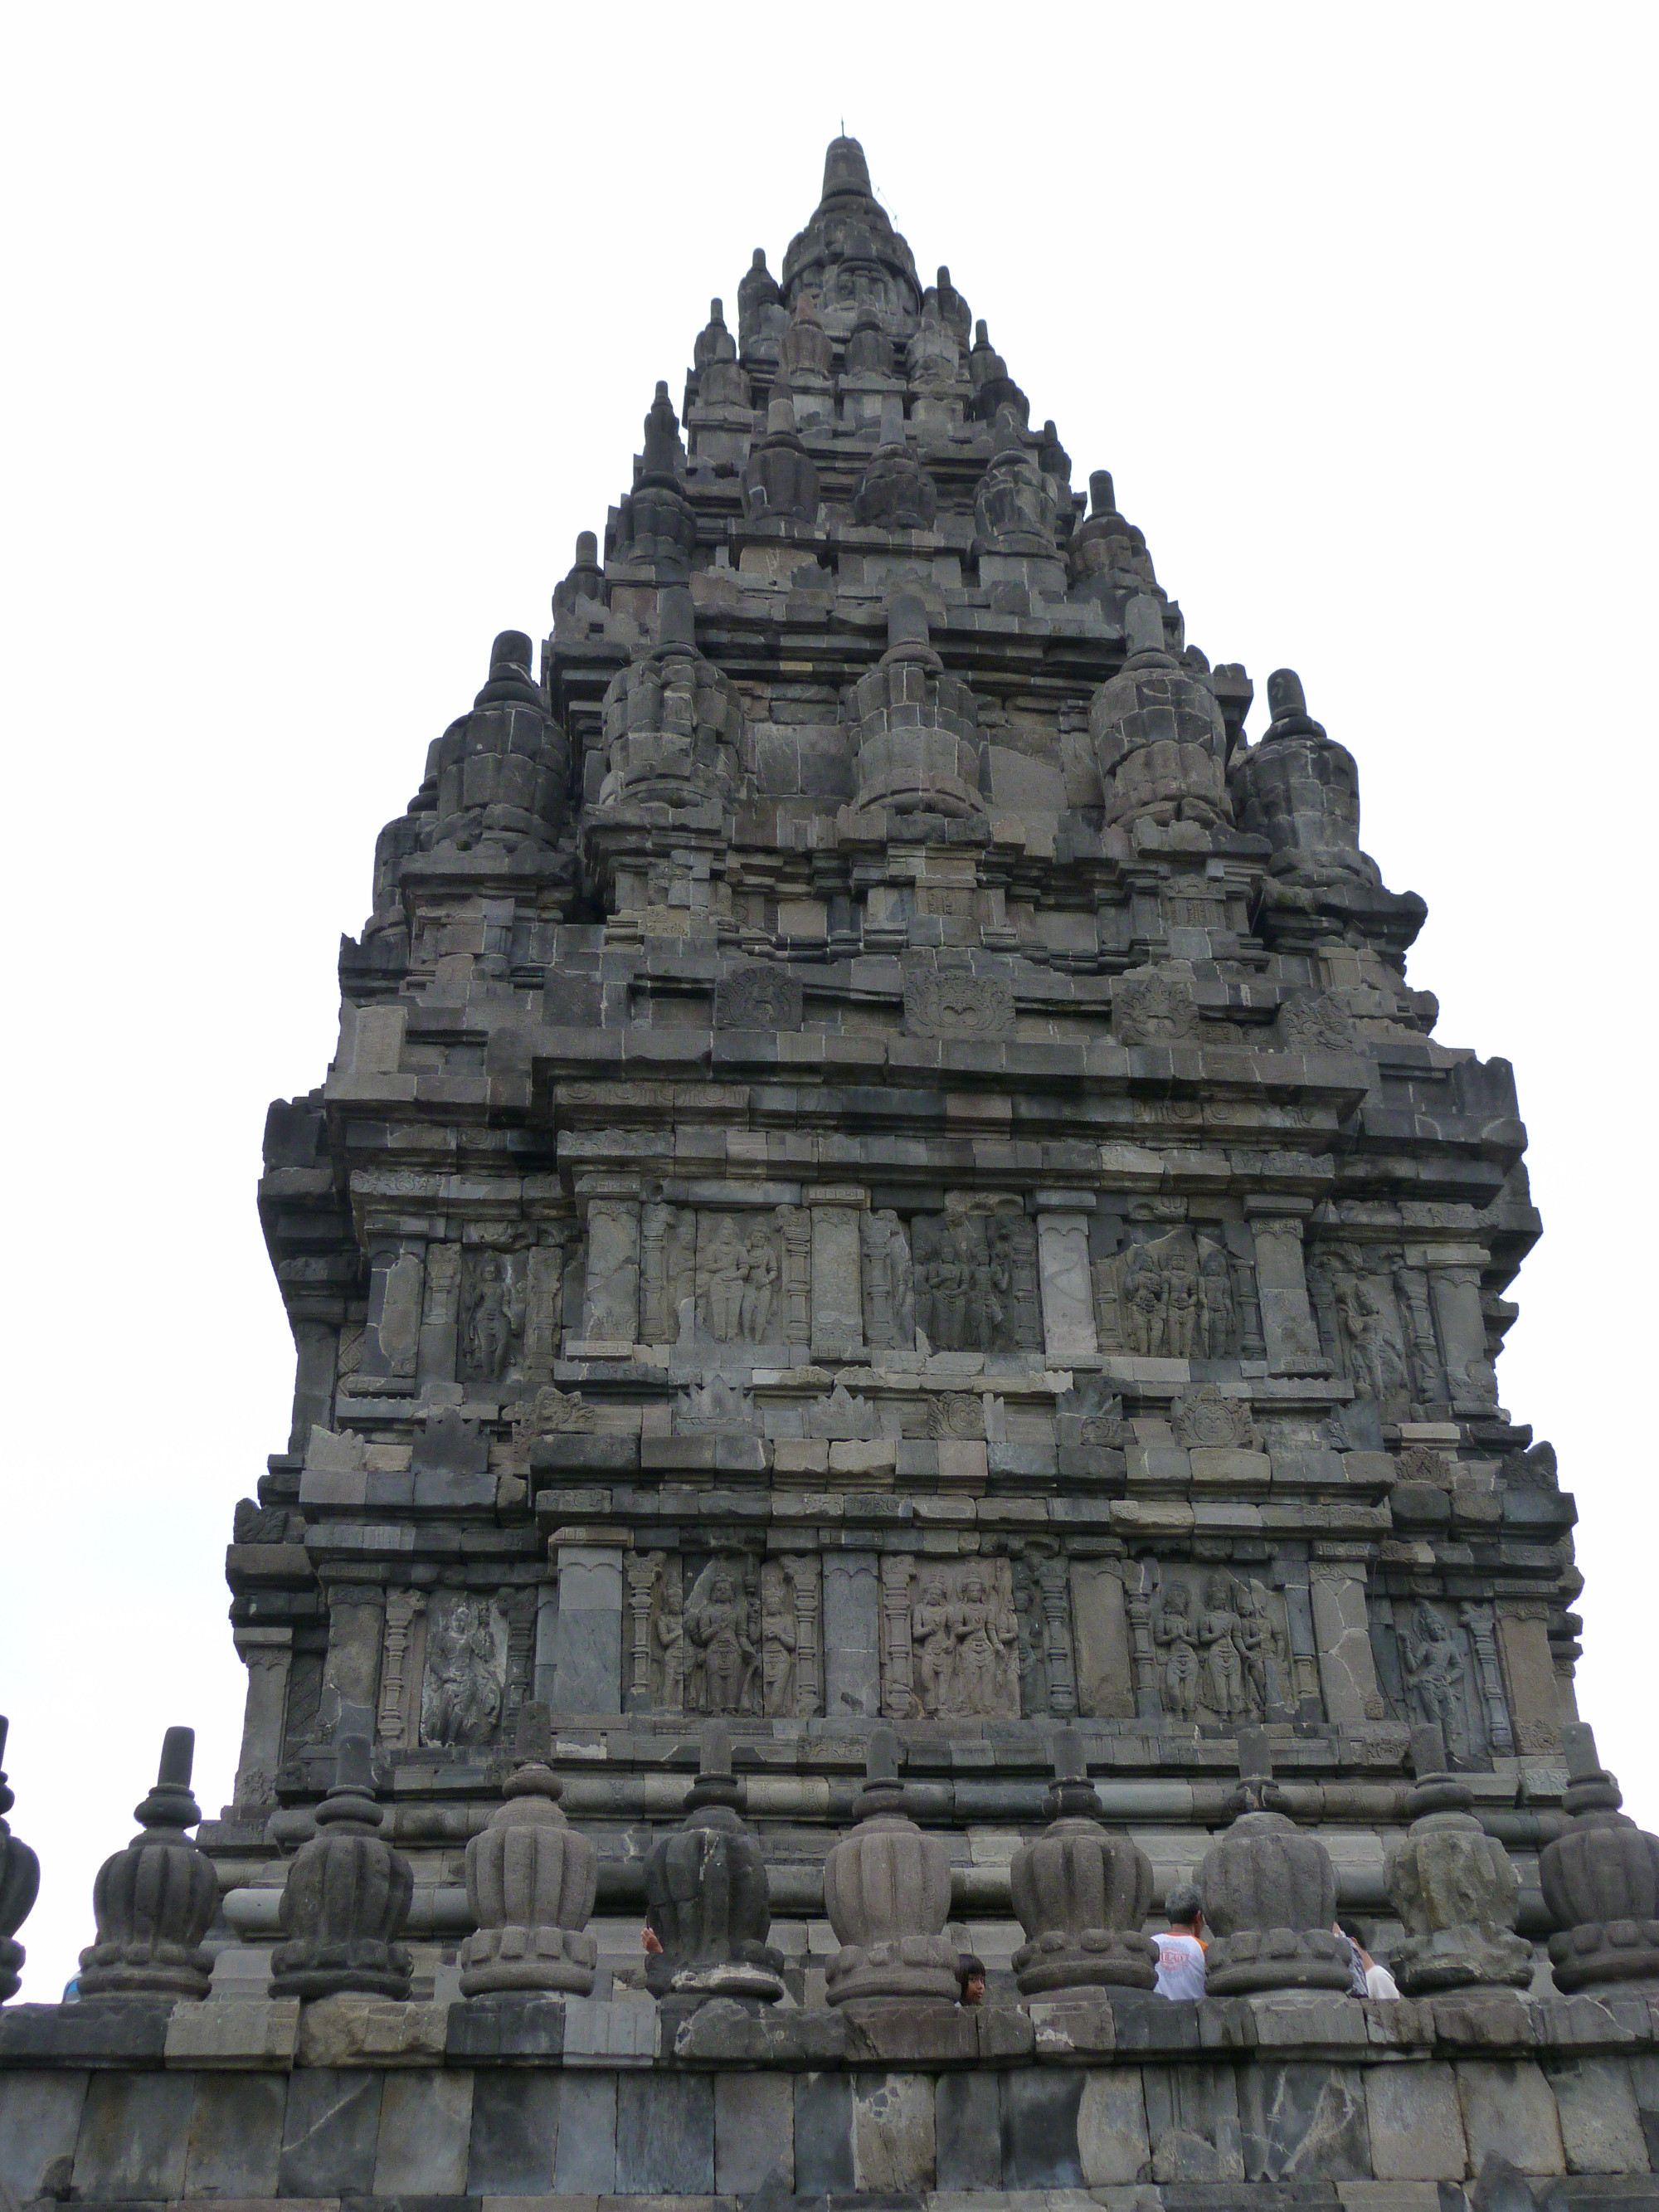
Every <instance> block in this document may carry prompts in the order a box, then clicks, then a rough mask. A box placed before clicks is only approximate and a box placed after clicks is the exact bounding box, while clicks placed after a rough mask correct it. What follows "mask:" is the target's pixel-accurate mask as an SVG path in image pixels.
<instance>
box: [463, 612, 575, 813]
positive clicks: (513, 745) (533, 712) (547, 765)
mask: <svg viewBox="0 0 1659 2212" xmlns="http://www.w3.org/2000/svg"><path fill="white" fill-rule="evenodd" d="M533 658H534V648H533V647H532V643H531V641H530V639H529V638H528V637H527V636H526V634H525V633H524V631H523V630H520V629H507V630H503V631H502V632H501V635H500V636H499V637H497V638H496V640H495V643H494V645H493V646H492V647H490V651H489V677H488V678H487V679H486V681H485V683H484V685H483V690H481V691H480V692H479V693H478V695H477V698H476V699H475V700H474V701H473V703H472V712H471V714H464V715H462V716H461V718H460V720H459V721H455V722H452V723H451V724H450V726H449V727H448V728H447V730H446V731H445V732H444V733H443V735H442V737H441V738H440V739H439V740H438V744H437V752H436V759H435V768H436V771H437V797H436V804H435V807H434V810H433V819H432V829H431V842H432V844H433V845H435V846H437V845H447V846H453V847H454V848H456V849H457V850H458V851H461V852H468V851H471V850H472V849H474V848H477V847H485V848H492V849H495V850H500V851H502V852H510V853H513V854H525V853H526V852H533V851H536V850H538V849H539V850H542V851H545V850H546V849H547V848H550V846H552V845H553V844H554V843H556V841H557V838H558V834H559V831H560V829H562V826H563V823H564V817H565V806H566V799H565V793H566V788H567V786H568V781H569V760H570V756H569V748H568V745H567V744H566V743H565V738H564V732H562V730H561V729H560V728H559V726H558V725H557V724H556V722H555V721H554V720H552V717H551V716H550V714H549V712H548V702H547V696H546V694H545V693H544V691H543V690H542V687H541V685H540V684H538V682H537V681H536V678H535V677H534V676H533V674H532V662H533Z"/></svg>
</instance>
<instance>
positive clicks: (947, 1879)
mask: <svg viewBox="0 0 1659 2212" xmlns="http://www.w3.org/2000/svg"><path fill="white" fill-rule="evenodd" d="M865 1772H866V1781H865V1785H864V1788H863V1789H862V1790H860V1792H859V1797H858V1802H857V1805H856V1807H855V1808H854V1809H855V1811H856V1812H857V1814H858V1816H859V1820H858V1826H856V1827H855V1828H854V1830H853V1831H852V1832H851V1834H850V1835H847V1836H844V1837H842V1840H841V1841H840V1843H838V1844H836V1846H835V1848H834V1850H831V1851H830V1853H829V1857H827V1858H826V1859H825V1861H824V1863H823V1904H824V1910H825V1911H826V1912H827V1913H828V1914H829V1925H830V1926H831V1927H832V1928H833V1929H835V1931H836V1936H837V1937H838V1939H839V1940H840V1942H841V1946H842V1948H841V1949H840V1950H839V1951H837V1952H836V1955H835V1957H834V1958H833V1959H832V1960H830V1961H829V1970H828V1973H827V1977H826V1982H827V1987H826V1990H825V1994H826V1996H828V1998H829V2002H830V2003H831V2004H832V2005H839V2004H850V2003H853V2002H863V2001H865V2000H866V1999H877V2000H883V1999H888V1998H896V1999H900V2000H902V2001H905V2002H912V2003H914V2002H915V2001H916V2000H918V1999H921V2000H923V2001H924V2002H937V2003H939V2004H953V2003H954V2002H956V1996H957V1947H956V1945H955V1944H954V1943H953V1942H951V1940H950V1938H949V1937H948V1936H946V1935H945V1919H946V1917H947V1916H948V1915H949V1913H950V1910H951V1860H950V1854H949V1852H948V1851H947V1850H946V1849H945V1844H944V1843H943V1842H942V1841H941V1840H940V1838H939V1837H937V1836H928V1835H924V1834H923V1833H922V1832H921V1829H920V1828H919V1827H918V1826H916V1824H915V1821H914V1820H911V1819H910V1818H909V1817H908V1814H907V1813H906V1811H905V1791H904V1785H903V1784H902V1782H901V1781H900V1780H899V1747H898V1739H897V1737H896V1735H894V1734H893V1731H892V1730H891V1729H876V1730H875V1731H874V1733H873V1734H872V1736H871V1738H870V1748H869V1752H868V1753H867V1756H866V1768H865Z"/></svg>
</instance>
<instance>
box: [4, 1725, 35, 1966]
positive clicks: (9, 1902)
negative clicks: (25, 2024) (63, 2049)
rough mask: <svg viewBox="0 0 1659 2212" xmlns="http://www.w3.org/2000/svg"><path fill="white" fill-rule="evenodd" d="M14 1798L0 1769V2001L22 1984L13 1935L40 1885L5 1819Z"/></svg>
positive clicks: (27, 1853)
mask: <svg viewBox="0 0 1659 2212" xmlns="http://www.w3.org/2000/svg"><path fill="white" fill-rule="evenodd" d="M6 1728H7V1722H6V1717H5V1715H4V1714H3V1713H0V1759H4V1757H5V1755H6ZM16 1802H17V1801H16V1799H15V1797H14V1796H13V1795H12V1792H11V1790H10V1789H9V1787H8V1785H7V1782H6V1778H5V1774H4V1771H3V1770H0V2004H5V2003H6V2002H8V2001H9V1999H10V1998H12V1997H15V1996H16V1994H17V1992H18V1990H19V1989H21V1986H22V1984H21V1979H20V1976H21V1971H22V1965H23V1960H24V1958H25V1957H26V1956H27V1954H26V1953H25V1951H24V1949H23V1947H22V1945H21V1943H19V1942H15V1941H14V1938H15V1936H16V1934H17V1931H18V1929H20V1928H21V1926H22V1924H23V1923H24V1922H25V1921H26V1920H27V1918H28V1917H29V1913H30V1911H32V1909H33V1905H34V1900H35V1898H36V1896H37V1895H38V1894H39V1892H40V1860H39V1859H38V1858H36V1857H35V1856H34V1853H33V1851H32V1850H30V1849H29V1847H28V1845H27V1844H26V1843H22V1842H21V1841H20V1840H19V1838H17V1837H15V1836H14V1835H13V1833H12V1832H11V1827H10V1825H9V1822H8V1820H7V1819H6V1814H8V1813H9V1812H10V1810H11V1808H12V1807H13V1806H14V1805H15V1803H16Z"/></svg>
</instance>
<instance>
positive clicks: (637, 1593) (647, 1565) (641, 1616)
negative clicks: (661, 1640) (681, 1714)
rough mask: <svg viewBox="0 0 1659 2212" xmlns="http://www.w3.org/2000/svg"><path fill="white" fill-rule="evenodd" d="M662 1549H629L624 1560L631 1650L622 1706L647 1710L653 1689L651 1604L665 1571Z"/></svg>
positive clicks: (628, 1708) (633, 1709)
mask: <svg viewBox="0 0 1659 2212" xmlns="http://www.w3.org/2000/svg"><path fill="white" fill-rule="evenodd" d="M662 1564H663V1554H662V1553H660V1552H630V1553H629V1554H628V1555H627V1557H626V1559H624V1560H623V1570H624V1574H625V1577H626V1580H627V1584H628V1613H627V1623H626V1633H627V1638H628V1651H627V1658H626V1662H625V1665H624V1668H623V1674H624V1678H625V1680H626V1683H627V1692H626V1694H625V1696H624V1698H623V1710H624V1711H627V1712H630V1713H648V1712H649V1711H651V1710H652V1706H653V1702H654V1701H653V1697H652V1691H651V1608H652V1606H653V1601H655V1598H656V1595H657V1589H658V1584H659V1578H660V1577H661V1574H662Z"/></svg>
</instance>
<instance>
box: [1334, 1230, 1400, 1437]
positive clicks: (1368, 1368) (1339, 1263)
mask: <svg viewBox="0 0 1659 2212" xmlns="http://www.w3.org/2000/svg"><path fill="white" fill-rule="evenodd" d="M1399 1262H1400V1255H1399V1254H1398V1253H1397V1252H1396V1253H1394V1254H1393V1255H1390V1254H1389V1253H1388V1252H1386V1251H1377V1250H1368V1249H1363V1248H1361V1247H1358V1246H1356V1245H1352V1244H1330V1245H1326V1246H1323V1247H1322V1248H1321V1249H1320V1250H1319V1251H1317V1252H1316V1253H1315V1254H1314V1255H1312V1256H1311V1258H1310V1262H1309V1267H1308V1296H1309V1300H1310V1304H1311V1305H1312V1307H1313V1310H1314V1316H1315V1319H1316V1321H1317V1322H1318V1324H1319V1335H1320V1341H1321V1344H1322V1347H1323V1349H1324V1352H1325V1354H1326V1357H1327V1358H1329V1359H1330V1360H1331V1361H1332V1362H1333V1363H1334V1365H1335V1366H1336V1368H1337V1370H1338V1371H1339V1373H1340V1374H1343V1375H1346V1376H1347V1378H1348V1380H1349V1381H1350V1382H1351V1383H1352V1384H1353V1388H1354V1395H1355V1396H1356V1397H1359V1398H1374V1399H1376V1402H1377V1404H1378V1405H1379V1406H1380V1407H1381V1408H1382V1409H1383V1418H1384V1419H1388V1420H1401V1419H1409V1418H1410V1413H1411V1407H1412V1406H1413V1402H1415V1401H1414V1395H1413V1388H1412V1383H1413V1375H1412V1364H1413V1363H1412V1357H1411V1350H1410V1346H1409V1342H1408V1337H1407V1326H1406V1324H1405V1323H1404V1322H1402V1320H1401V1310H1400V1304H1399V1301H1398V1299H1397V1297H1396V1296H1395V1273H1396V1269H1397V1267H1398V1266H1399Z"/></svg>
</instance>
